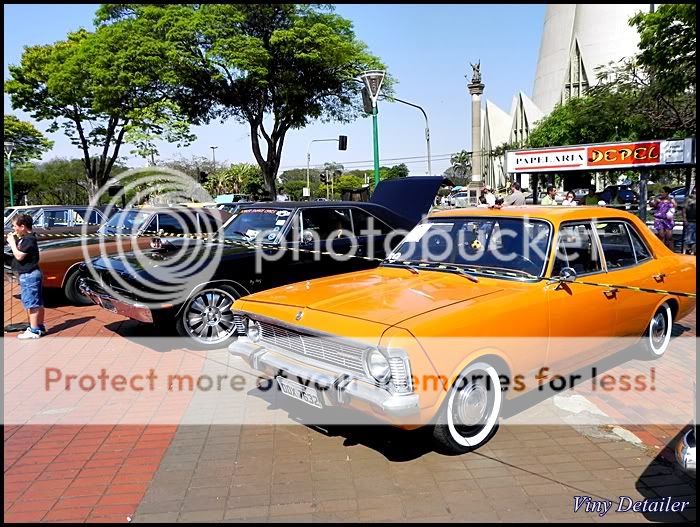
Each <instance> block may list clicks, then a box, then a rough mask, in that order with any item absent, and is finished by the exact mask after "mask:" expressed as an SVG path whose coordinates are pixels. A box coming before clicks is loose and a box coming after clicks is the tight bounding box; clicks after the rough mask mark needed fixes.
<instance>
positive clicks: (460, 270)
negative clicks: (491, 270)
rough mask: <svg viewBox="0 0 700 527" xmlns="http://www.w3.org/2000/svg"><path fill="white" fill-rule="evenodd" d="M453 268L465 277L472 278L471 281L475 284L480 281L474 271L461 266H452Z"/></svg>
mask: <svg viewBox="0 0 700 527" xmlns="http://www.w3.org/2000/svg"><path fill="white" fill-rule="evenodd" d="M450 269H451V270H454V271H457V272H458V273H459V274H461V275H462V276H463V277H464V278H466V279H468V280H470V281H471V282H474V283H475V284H478V283H479V279H478V278H477V277H476V276H474V275H473V274H472V273H470V272H469V271H467V270H466V269H462V268H461V267H457V266H455V267H450Z"/></svg>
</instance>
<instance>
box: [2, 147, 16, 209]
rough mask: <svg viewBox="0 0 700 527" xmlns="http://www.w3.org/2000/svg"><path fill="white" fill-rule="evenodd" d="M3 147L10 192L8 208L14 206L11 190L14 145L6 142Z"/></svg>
mask: <svg viewBox="0 0 700 527" xmlns="http://www.w3.org/2000/svg"><path fill="white" fill-rule="evenodd" d="M4 147H5V157H7V177H8V180H9V181H8V182H9V186H10V188H9V191H10V207H14V206H15V192H14V189H13V188H12V151H13V150H14V149H15V144H14V143H13V142H11V141H8V142H6V143H5V144H4Z"/></svg>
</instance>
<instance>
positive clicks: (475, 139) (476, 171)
mask: <svg viewBox="0 0 700 527" xmlns="http://www.w3.org/2000/svg"><path fill="white" fill-rule="evenodd" d="M471 66H472V70H473V72H472V81H471V82H470V83H469V84H467V88H469V94H470V95H471V96H472V182H473V183H475V182H478V181H481V178H482V174H483V164H482V160H481V96H482V95H483V93H484V84H483V83H482V82H481V61H479V62H477V63H476V64H472V65H471Z"/></svg>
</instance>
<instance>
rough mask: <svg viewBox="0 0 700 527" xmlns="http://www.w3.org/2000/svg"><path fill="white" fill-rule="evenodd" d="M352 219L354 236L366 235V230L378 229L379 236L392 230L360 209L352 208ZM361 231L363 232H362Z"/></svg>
mask: <svg viewBox="0 0 700 527" xmlns="http://www.w3.org/2000/svg"><path fill="white" fill-rule="evenodd" d="M370 220H371V221H370ZM352 221H353V224H354V225H355V236H367V231H370V230H376V231H380V233H381V236H386V235H387V234H389V233H390V232H391V231H392V230H393V229H392V228H391V227H389V226H388V225H387V224H386V223H384V222H383V221H382V220H380V219H379V218H376V217H375V216H372V215H371V214H369V213H368V212H366V211H364V210H362V209H355V208H353V209H352ZM362 231H365V233H364V234H362Z"/></svg>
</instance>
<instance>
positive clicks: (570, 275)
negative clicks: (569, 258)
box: [559, 267, 576, 282]
mask: <svg viewBox="0 0 700 527" xmlns="http://www.w3.org/2000/svg"><path fill="white" fill-rule="evenodd" d="M559 280H560V281H562V282H573V281H575V280H576V271H574V269H573V268H571V267H564V268H563V269H562V270H561V272H560V273H559Z"/></svg>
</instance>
